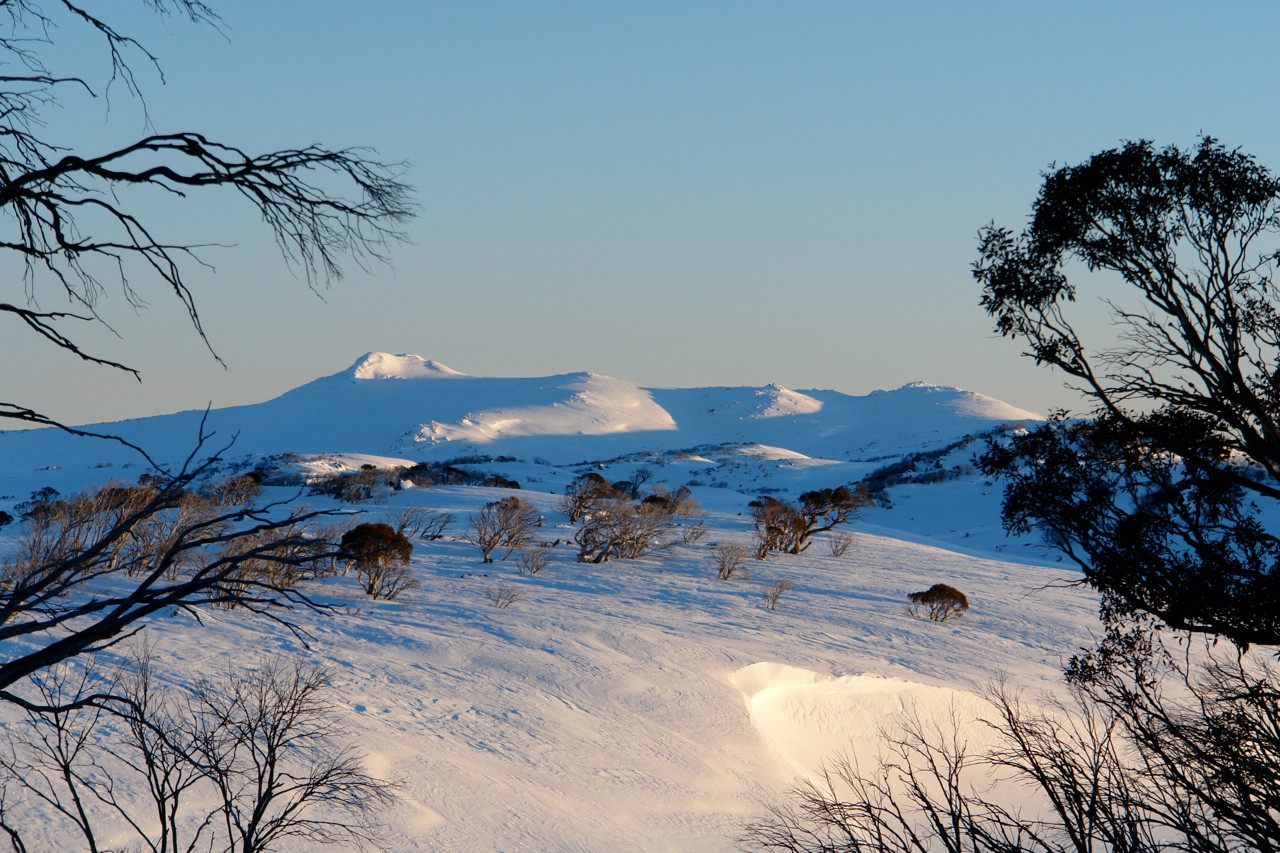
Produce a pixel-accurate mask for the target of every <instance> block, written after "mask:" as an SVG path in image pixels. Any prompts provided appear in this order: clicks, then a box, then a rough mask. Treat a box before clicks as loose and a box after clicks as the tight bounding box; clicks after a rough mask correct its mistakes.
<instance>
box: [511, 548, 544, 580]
mask: <svg viewBox="0 0 1280 853" xmlns="http://www.w3.org/2000/svg"><path fill="white" fill-rule="evenodd" d="M516 554H517V556H516V565H517V566H518V567H519V569H520V572H521V573H522V574H526V575H536V574H537V573H538V572H540V571H542V570H543V569H545V568H546V567H547V566H548V564H550V562H551V543H550V542H539V543H538V545H537V547H534V548H522V549H520V550H519V551H517V552H516Z"/></svg>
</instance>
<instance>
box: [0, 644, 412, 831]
mask: <svg viewBox="0 0 1280 853" xmlns="http://www.w3.org/2000/svg"><path fill="white" fill-rule="evenodd" d="M104 677H105V678H109V679H110V680H112V681H115V682H117V684H118V687H117V689H116V696H115V698H114V699H112V700H111V701H110V702H99V701H90V702H88V703H86V702H84V701H82V700H84V699H85V698H87V697H92V696H93V695H94V687H93V685H92V682H93V681H94V680H97V679H101V678H104ZM30 686H31V689H32V690H33V693H32V695H31V701H30V702H28V703H27V709H26V712H25V718H24V720H23V721H21V722H20V723H19V724H17V725H15V726H12V727H10V728H9V730H8V737H9V739H8V749H7V750H6V751H4V752H3V753H0V765H2V766H3V767H4V769H5V770H6V771H7V776H8V779H9V783H10V785H11V786H16V793H19V794H22V795H25V796H27V797H30V798H34V800H35V801H37V802H39V803H42V804H43V805H44V806H45V807H47V808H48V809H51V812H45V813H43V814H45V817H42V820H46V819H47V815H48V814H51V813H56V814H57V815H59V816H61V817H62V818H63V819H64V820H66V821H68V822H69V823H70V824H71V825H72V826H74V827H75V828H76V830H77V831H78V833H79V834H80V836H81V838H82V839H83V841H84V843H85V847H86V849H89V850H93V851H97V850H101V849H103V848H102V842H101V837H102V835H103V831H104V826H106V825H108V824H110V825H111V826H112V827H116V828H118V829H125V830H127V831H129V832H131V834H132V835H133V836H134V839H135V842H136V843H137V844H140V845H141V846H142V848H143V849H146V850H149V851H152V853H191V851H193V850H197V849H224V850H241V851H266V850H269V849H273V848H274V847H276V846H278V845H279V843H280V842H281V841H283V840H285V839H290V840H294V841H298V840H301V841H303V842H306V843H310V844H318V843H347V844H351V845H354V846H358V847H359V846H365V845H366V844H373V843H376V841H377V839H378V836H379V834H380V829H381V828H380V826H379V825H378V823H377V821H376V817H377V813H378V811H379V810H380V809H381V808H383V807H385V806H386V805H388V804H390V802H391V801H392V800H393V799H394V788H393V787H392V786H391V785H389V784H388V783H386V782H383V781H382V780H379V779H376V778H374V777H372V776H370V775H368V774H367V773H366V772H365V771H364V770H363V769H362V768H361V766H360V762H359V760H358V757H357V756H356V754H355V753H354V752H353V751H352V750H351V749H350V747H348V746H347V745H345V741H346V740H347V738H348V737H349V734H348V733H347V732H345V731H344V730H343V729H342V727H341V726H340V725H339V724H338V723H337V716H336V709H335V708H334V707H333V705H332V703H331V702H330V701H329V699H328V698H327V689H328V688H327V678H326V676H325V673H324V671H323V670H321V669H318V668H316V667H311V666H308V665H305V664H301V663H297V662H293V663H285V662H283V661H281V660H279V659H272V660H268V661H266V662H265V663H263V664H262V665H261V666H259V667H258V668H256V669H253V670H250V671H248V672H233V673H228V674H227V675H226V676H224V677H220V678H213V679H210V680H207V681H204V682H201V683H200V684H198V685H196V686H195V687H194V688H192V689H189V690H175V689H165V688H163V687H162V686H161V684H160V682H159V681H158V680H157V678H156V677H155V674H154V669H153V666H152V664H151V661H150V659H149V657H148V656H147V655H146V654H145V653H143V654H141V655H139V656H138V657H137V659H136V660H135V661H134V662H133V663H132V664H131V665H127V666H125V667H123V668H122V669H121V670H120V671H119V672H112V673H98V672H96V671H95V669H94V668H93V667H92V666H90V667H78V666H76V665H74V664H70V663H61V664H58V665H56V666H54V667H51V668H49V669H48V670H46V671H45V672H43V673H41V674H40V675H37V676H36V677H34V678H33V679H32V680H31V682H30ZM139 789H141V790H142V791H144V792H145V793H142V794H139V793H138V792H139ZM13 821H14V810H13V808H12V806H11V804H10V803H8V802H6V803H5V806H4V808H3V809H0V824H3V827H4V829H5V831H6V832H7V833H8V834H9V836H10V838H11V839H13V840H14V847H15V850H21V849H22V847H20V846H19V845H20V844H21V838H22V835H23V833H22V829H21V828H20V827H18V826H15V825H14V822H13Z"/></svg>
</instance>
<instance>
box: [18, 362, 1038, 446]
mask: <svg viewBox="0 0 1280 853" xmlns="http://www.w3.org/2000/svg"><path fill="white" fill-rule="evenodd" d="M1038 418H1039V415H1036V414H1034V413H1032V412H1028V411H1024V410H1022V409H1018V408H1015V407H1013V406H1010V405H1008V404H1006V403H1002V402H1000V401H998V400H995V399H992V398H990V397H985V396H983V395H981V394H976V393H973V392H970V391H962V390H960V389H957V388H945V387H940V386H935V385H927V384H923V383H912V384H910V385H905V386H903V387H901V388H898V389H896V390H893V391H876V392H873V393H871V394H868V395H866V396H861V397H858V396H850V395H848V394H842V393H840V392H837V391H818V390H805V391H793V390H789V389H786V388H783V387H781V386H778V385H768V386H764V387H758V388H752V387H748V388H730V387H725V388H644V387H641V386H639V385H636V384H635V383H633V382H630V381H627V380H625V379H616V378H613V377H609V376H602V375H599V374H594V373H570V374H564V375H560V376H548V377H541V378H485V377H477V376H469V375H466V374H464V373H461V372H459V371H457V370H454V369H452V368H450V367H446V366H445V365H443V364H440V363H439V362H435V361H430V360H427V359H424V358H422V357H421V356H417V355H391V354H388V353H368V354H366V355H364V356H362V357H361V358H359V359H357V360H356V362H355V363H354V364H352V365H351V367H349V368H347V369H346V370H343V371H341V372H339V373H335V374H333V375H332V376H325V377H322V378H320V379H316V380H315V381H313V382H309V383H307V384H305V385H302V386H300V387H298V388H295V389H293V390H292V391H288V392H286V393H284V394H282V395H281V396H279V397H277V398H275V399H273V400H269V401H267V402H264V403H259V404H256V405H249V406H236V407H230V408H223V409H214V410H212V411H210V412H209V413H208V414H207V418H206V415H205V413H203V412H183V413H179V414H175V415H165V416H161V417H152V418H143V419H137V420H131V421H121V422H118V423H111V424H93V425H89V426H88V427H86V429H89V430H90V431H94V432H104V433H110V434H113V435H118V436H121V437H122V438H125V439H127V440H128V441H130V442H132V443H134V444H136V445H138V446H140V447H143V448H146V449H147V450H148V452H150V453H151V454H152V455H153V456H154V457H156V458H157V459H163V460H167V461H173V460H179V459H182V458H185V457H186V455H187V454H188V453H190V452H191V450H192V448H193V446H194V443H195V441H196V437H197V435H198V434H199V430H200V424H201V421H202V419H204V420H205V430H206V432H209V433H213V434H214V435H215V438H214V439H213V440H212V441H211V442H210V447H221V446H222V445H223V444H225V443H226V442H227V441H229V440H230V439H231V438H232V437H234V439H235V443H234V447H233V449H232V453H233V454H235V455H271V454H279V453H298V454H324V453H366V454H375V455H381V456H391V457H403V458H407V459H412V460H442V459H447V458H451V457H457V456H462V455H473V454H476V453H483V454H486V455H490V456H510V457H516V458H520V459H534V458H538V459H543V460H547V461H549V462H551V463H552V464H556V465H565V464H572V463H576V462H581V461H584V460H601V459H609V458H615V457H619V456H624V455H627V454H635V453H646V452H648V453H653V452H663V451H679V450H687V449H690V448H696V447H704V446H709V445H712V446H723V445H729V444H760V445H766V446H769V447H778V448H783V449H785V450H787V451H790V452H792V453H795V454H801V455H803V456H805V457H810V458H816V459H827V460H835V461H840V462H867V461H871V460H875V459H882V458H885V457H887V456H890V455H893V454H901V453H905V452H909V451H912V450H920V449H930V448H933V447H937V446H941V445H945V444H947V443H949V442H953V441H955V440H956V439H957V438H960V437H961V436H964V435H966V434H973V433H977V432H982V431H984V430H989V429H991V428H992V427H995V426H998V425H1000V424H1008V423H1018V422H1024V421H1029V420H1035V419H1038ZM129 457H130V454H129V452H128V451H127V450H125V449H122V448H120V447H118V446H114V445H111V444H104V443H102V442H86V441H84V440H83V439H75V438H71V437H67V436H59V435H57V434H56V433H52V434H51V433H49V432H48V431H37V432H30V431H29V432H19V433H6V434H0V464H3V465H6V466H11V467H36V468H42V467H46V466H49V465H59V466H64V467H65V466H69V465H79V466H84V465H101V464H105V463H107V462H110V463H112V464H115V465H118V464H121V463H122V462H125V461H128V459H129Z"/></svg>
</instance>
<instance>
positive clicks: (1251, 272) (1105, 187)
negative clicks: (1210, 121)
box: [973, 137, 1280, 645]
mask: <svg viewBox="0 0 1280 853" xmlns="http://www.w3.org/2000/svg"><path fill="white" fill-rule="evenodd" d="M1278 236H1280V180H1277V178H1276V177H1275V176H1273V175H1272V174H1271V172H1270V171H1268V170H1267V169H1266V168H1265V167H1263V166H1261V165H1259V164H1258V163H1257V162H1256V161H1255V160H1254V159H1253V158H1252V157H1250V156H1248V155H1246V154H1244V153H1241V152H1240V151H1238V150H1232V149H1227V148H1225V147H1224V146H1222V145H1221V144H1220V143H1219V142H1217V141H1216V140H1214V139H1211V138H1208V137H1206V138H1204V139H1202V140H1201V141H1200V143H1199V145H1198V146H1197V147H1196V148H1195V149H1194V150H1190V151H1184V150H1181V149H1178V148H1174V147H1170V148H1164V149H1157V148H1156V147H1155V146H1154V145H1152V144H1151V143H1149V142H1145V141H1141V142H1130V143H1126V144H1125V145H1123V146H1122V147H1120V148H1118V149H1115V150H1110V151H1103V152H1101V153H1099V154H1097V155H1094V156H1093V157H1091V158H1090V159H1089V160H1088V161H1087V162H1085V163H1083V164H1081V165H1079V166H1067V167H1063V168H1060V169H1056V170H1054V171H1052V172H1050V173H1049V174H1047V175H1045V179H1044V185H1043V186H1042V188H1041V190H1040V194H1039V196H1038V198H1037V199H1036V201H1035V203H1034V205H1033V208H1032V219H1031V224H1030V225H1029V227H1028V228H1027V229H1026V230H1025V231H1024V232H1023V233H1022V234H1020V235H1018V236H1014V235H1013V234H1012V233H1011V232H1010V231H1008V230H1007V229H1004V228H998V227H996V226H994V225H992V226H989V227H987V228H986V229H984V230H983V231H982V233H981V235H980V244H981V245H980V257H979V260H978V261H977V262H976V263H975V264H974V270H973V271H974V276H975V277H976V278H977V280H978V281H979V282H980V283H981V284H982V286H983V296H982V304H983V307H984V308H985V309H986V310H987V312H988V313H989V314H990V315H991V316H992V317H993V318H995V320H996V329H997V330H998V331H999V332H1000V333H1001V334H1002V335H1006V336H1009V337H1013V338H1017V339H1019V340H1021V341H1024V342H1025V343H1026V344H1027V346H1028V354H1029V355H1030V356H1031V357H1033V358H1034V359H1035V360H1036V362H1037V363H1040V364H1045V365H1049V366H1052V367H1054V368H1057V369H1058V370H1060V371H1062V372H1063V373H1065V374H1066V375H1067V376H1069V377H1071V381H1072V382H1073V383H1074V386H1075V387H1077V388H1078V389H1079V390H1081V391H1082V392H1084V393H1085V394H1086V395H1087V396H1088V398H1089V399H1091V400H1092V401H1093V403H1094V405H1095V411H1094V412H1093V413H1092V414H1093V419H1092V420H1087V421H1071V420H1068V419H1066V418H1062V417H1060V418H1056V419H1053V420H1051V421H1050V422H1049V423H1048V424H1047V425H1045V426H1044V427H1042V428H1040V429H1038V430H1035V431H1033V432H1032V433H1031V434H1029V435H1026V436H1023V437H1019V438H1016V439H1015V440H1014V441H1013V442H1012V443H1011V444H1010V445H1008V446H1003V447H995V448H993V449H992V450H991V451H990V452H988V453H987V454H986V455H985V456H984V457H983V459H982V466H983V468H984V470H985V471H986V472H987V473H989V474H995V475H999V476H1002V477H1004V478H1005V484H1006V485H1005V505H1004V514H1005V522H1006V525H1007V526H1008V527H1009V528H1010V529H1012V530H1015V531H1021V532H1026V531H1029V530H1031V529H1033V528H1040V529H1042V530H1044V531H1045V533H1046V534H1047V535H1048V536H1049V538H1050V541H1051V542H1053V543H1054V544H1056V545H1058V546H1060V547H1061V548H1062V549H1063V550H1064V552H1065V553H1066V554H1067V555H1068V556H1070V557H1071V559H1073V560H1074V561H1075V562H1076V563H1078V564H1079V565H1080V566H1081V568H1082V569H1083V570H1084V573H1085V577H1086V579H1087V580H1088V582H1089V583H1090V584H1092V585H1093V586H1095V587H1096V588H1097V589H1099V590H1100V591H1101V592H1102V594H1103V596H1104V606H1105V611H1104V612H1105V613H1106V615H1108V617H1123V616H1124V615H1126V614H1129V613H1132V612H1135V611H1145V612H1150V613H1153V614H1155V615H1156V616H1158V617H1159V618H1160V619H1161V620H1162V621H1164V622H1165V623H1167V624H1169V625H1171V626H1173V627H1175V628H1181V629H1186V630H1191V631H1203V632H1208V633H1213V634H1217V635H1222V636H1226V637H1229V638H1231V639H1232V640H1234V641H1235V642H1237V643H1239V644H1242V645H1247V644H1249V643H1276V642H1280V610H1277V608H1275V607H1272V606H1270V604H1269V602H1272V601H1275V600H1276V595H1277V593H1280V571H1278V569H1277V561H1278V560H1280V541H1277V539H1276V537H1275V536H1274V535H1273V533H1272V532H1271V531H1269V530H1268V529H1267V528H1266V527H1265V526H1264V524H1263V523H1262V522H1261V521H1260V519H1259V515H1258V508H1257V506H1256V505H1255V504H1257V503H1258V502H1263V503H1268V502H1270V501H1273V500H1277V499H1280V483H1277V477H1278V476H1280V358H1278V356H1280V291H1278V290H1277V283H1276V281H1275V275H1276V266H1277V263H1278V262H1280V254H1278V253H1277V252H1278V250H1280V240H1278V239H1277V238H1278ZM1084 271H1087V272H1089V273H1096V275H1078V273H1083V272H1084ZM1081 278H1083V279H1085V280H1088V281H1098V282H1100V283H1102V284H1105V285H1108V286H1109V288H1110V289H1109V291H1108V295H1109V299H1108V300H1107V303H1106V304H1107V305H1108V306H1109V308H1110V313H1111V320H1112V322H1113V324H1114V326H1115V327H1116V328H1117V329H1118V334H1117V336H1116V339H1115V341H1114V342H1112V343H1110V344H1109V345H1101V346H1100V345H1098V344H1093V345H1090V344H1087V343H1086V341H1085V337H1086V336H1085V334H1084V333H1083V332H1082V331H1081V330H1080V329H1079V328H1077V325H1075V324H1073V322H1072V319H1071V317H1072V315H1073V313H1074V307H1073V303H1074V302H1075V301H1076V299H1077V297H1078V296H1079V293H1080V291H1079V287H1080V286H1081V285H1078V284H1077V280H1078V279H1081Z"/></svg>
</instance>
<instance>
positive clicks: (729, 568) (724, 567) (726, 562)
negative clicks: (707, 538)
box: [711, 542, 751, 581]
mask: <svg viewBox="0 0 1280 853" xmlns="http://www.w3.org/2000/svg"><path fill="white" fill-rule="evenodd" d="M750 553H751V552H750V549H748V548H747V546H746V545H743V544H742V543H741V542H724V543H722V544H720V545H717V546H716V547H715V548H713V549H712V550H711V559H712V561H713V562H714V564H715V567H716V577H718V578H719V579H720V580H722V581H727V580H732V579H733V578H735V577H740V576H741V575H743V574H745V571H744V570H743V568H742V567H743V565H744V564H745V563H746V561H747V557H748V556H750Z"/></svg>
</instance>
